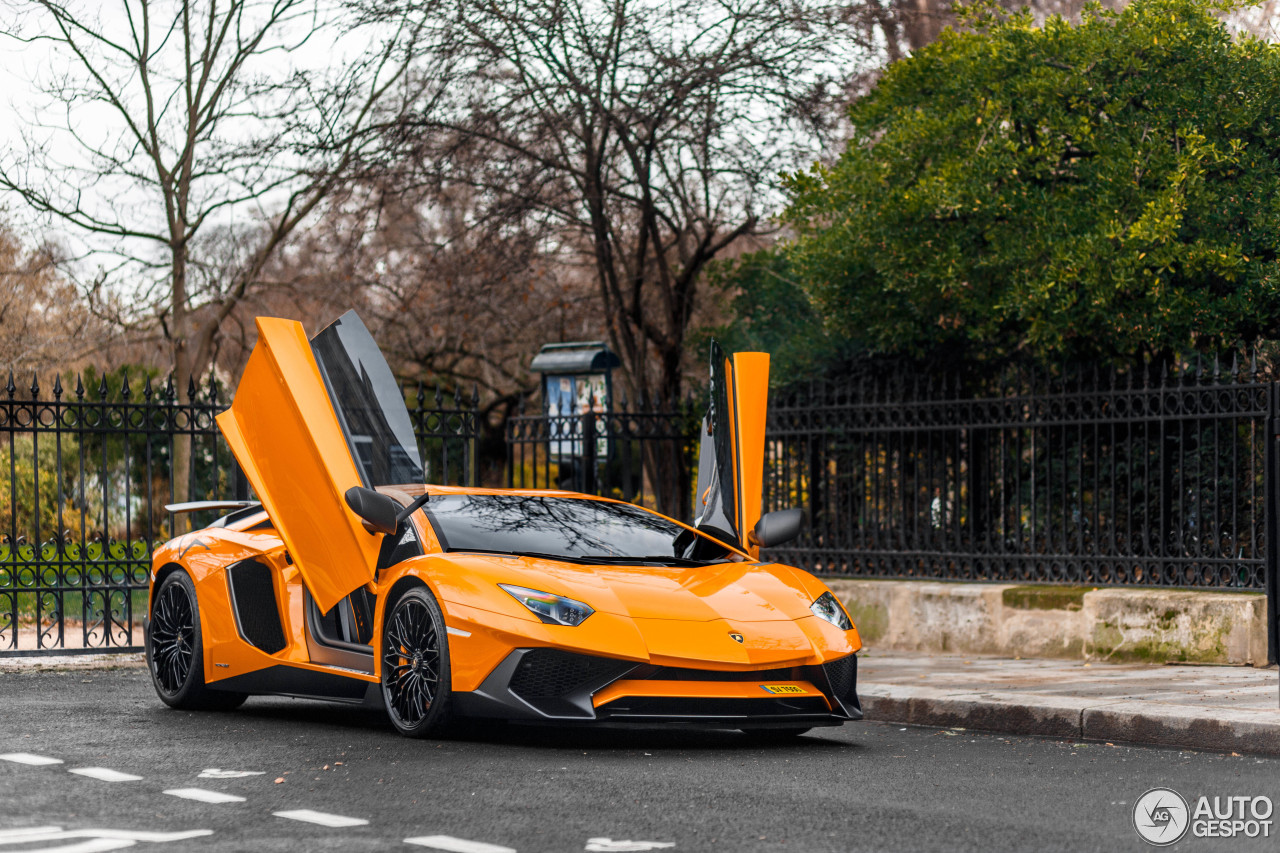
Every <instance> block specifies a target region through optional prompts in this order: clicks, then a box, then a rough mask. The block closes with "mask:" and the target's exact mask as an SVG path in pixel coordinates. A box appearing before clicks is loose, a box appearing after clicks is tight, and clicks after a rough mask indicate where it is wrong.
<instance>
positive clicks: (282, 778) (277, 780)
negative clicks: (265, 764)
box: [276, 776, 284, 785]
mask: <svg viewBox="0 0 1280 853" xmlns="http://www.w3.org/2000/svg"><path fill="white" fill-rule="evenodd" d="M283 781H284V777H283V776H277V777H276V784H277V785H279V784H280V783H281V782H283Z"/></svg>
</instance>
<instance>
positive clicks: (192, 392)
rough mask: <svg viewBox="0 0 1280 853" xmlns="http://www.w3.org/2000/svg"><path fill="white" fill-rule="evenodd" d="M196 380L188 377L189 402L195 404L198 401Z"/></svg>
mask: <svg viewBox="0 0 1280 853" xmlns="http://www.w3.org/2000/svg"><path fill="white" fill-rule="evenodd" d="M196 393H197V392H196V378H195V377H194V376H188V377H187V401H188V402H194V401H195V399H196Z"/></svg>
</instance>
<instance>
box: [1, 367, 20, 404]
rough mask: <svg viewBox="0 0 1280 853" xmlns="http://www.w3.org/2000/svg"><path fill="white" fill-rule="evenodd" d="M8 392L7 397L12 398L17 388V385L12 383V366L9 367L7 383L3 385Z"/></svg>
mask: <svg viewBox="0 0 1280 853" xmlns="http://www.w3.org/2000/svg"><path fill="white" fill-rule="evenodd" d="M4 390H6V391H8V392H9V399H10V400H12V399H13V395H14V393H15V392H16V391H17V390H18V386H16V385H14V384H13V368H12V367H11V368H9V384H8V385H6V386H5V387H4Z"/></svg>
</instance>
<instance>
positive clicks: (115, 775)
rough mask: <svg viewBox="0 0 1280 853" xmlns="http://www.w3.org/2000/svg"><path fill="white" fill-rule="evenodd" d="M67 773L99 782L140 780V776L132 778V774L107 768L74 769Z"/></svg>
mask: <svg viewBox="0 0 1280 853" xmlns="http://www.w3.org/2000/svg"><path fill="white" fill-rule="evenodd" d="M67 772H68V773H74V774H76V775H77V776H88V777H89V778H90V779H97V780H99V781H101V782H137V781H139V780H140V779H142V777H141V776H134V775H133V774H132V773H121V772H120V771H119V770H112V769H110V768H109V767H76V768H74V769H71V770H68V771H67Z"/></svg>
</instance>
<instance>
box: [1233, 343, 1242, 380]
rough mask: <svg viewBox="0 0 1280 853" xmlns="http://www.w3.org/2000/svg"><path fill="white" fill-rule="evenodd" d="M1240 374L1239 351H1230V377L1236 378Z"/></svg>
mask: <svg viewBox="0 0 1280 853" xmlns="http://www.w3.org/2000/svg"><path fill="white" fill-rule="evenodd" d="M1239 376H1240V351H1239V350H1232V351H1231V378H1232V379H1236V378H1237V377H1239Z"/></svg>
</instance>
